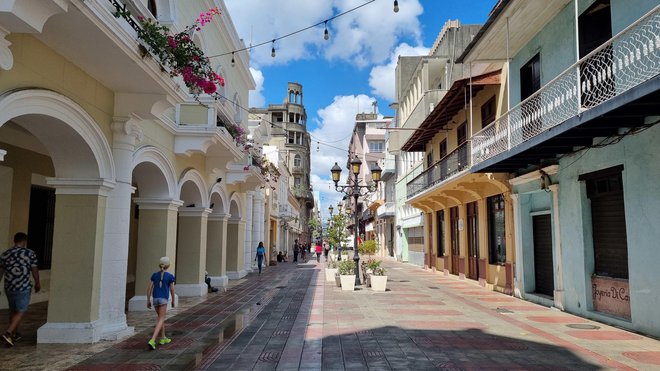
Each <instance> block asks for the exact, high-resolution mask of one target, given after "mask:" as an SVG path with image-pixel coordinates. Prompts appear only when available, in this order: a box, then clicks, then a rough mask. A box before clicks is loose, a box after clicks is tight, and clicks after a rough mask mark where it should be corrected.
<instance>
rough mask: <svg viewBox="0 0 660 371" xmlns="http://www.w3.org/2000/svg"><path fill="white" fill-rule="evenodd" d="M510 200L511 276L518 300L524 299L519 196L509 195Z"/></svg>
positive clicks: (514, 292)
mask: <svg viewBox="0 0 660 371" xmlns="http://www.w3.org/2000/svg"><path fill="white" fill-rule="evenodd" d="M511 200H512V206H513V233H514V241H515V242H514V245H515V249H516V256H515V261H514V266H515V268H514V276H513V295H514V296H516V297H519V298H523V297H524V292H525V289H524V277H525V276H524V272H523V264H522V262H523V251H522V250H523V244H522V230H521V224H522V223H521V221H520V195H519V194H517V193H511Z"/></svg>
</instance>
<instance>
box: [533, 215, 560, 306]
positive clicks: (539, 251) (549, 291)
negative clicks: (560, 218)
mask: <svg viewBox="0 0 660 371" xmlns="http://www.w3.org/2000/svg"><path fill="white" fill-rule="evenodd" d="M532 228H533V234H534V282H535V283H536V290H534V291H535V292H537V293H539V294H542V295H547V296H550V297H552V296H553V295H554V290H555V278H554V273H553V263H552V223H551V221H550V214H546V215H536V216H534V217H532Z"/></svg>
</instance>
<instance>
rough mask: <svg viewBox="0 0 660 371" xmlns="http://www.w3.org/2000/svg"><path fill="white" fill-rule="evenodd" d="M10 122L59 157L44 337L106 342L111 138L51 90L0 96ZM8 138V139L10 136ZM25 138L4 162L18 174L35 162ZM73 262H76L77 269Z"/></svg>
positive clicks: (2, 121) (5, 125)
mask: <svg viewBox="0 0 660 371" xmlns="http://www.w3.org/2000/svg"><path fill="white" fill-rule="evenodd" d="M11 128H14V129H16V130H17V131H16V132H21V133H22V134H23V135H25V137H26V138H30V140H32V141H33V142H34V143H38V144H39V148H41V149H42V150H43V152H42V153H41V155H42V156H44V157H46V158H49V159H50V161H52V168H53V170H52V171H53V172H52V174H50V175H53V176H51V177H47V178H45V179H44V180H43V183H45V184H44V185H45V186H46V187H48V188H50V189H55V205H54V213H53V219H52V220H53V222H52V230H53V233H52V250H51V254H52V260H51V266H50V268H51V269H50V277H49V278H50V279H49V281H50V282H49V283H48V287H47V288H46V289H45V290H48V292H51V293H54V292H57V295H49V297H48V301H49V304H48V320H47V323H46V324H45V325H44V326H42V327H41V328H39V330H38V333H37V342H39V343H85V342H87V343H91V342H96V341H99V340H100V338H101V335H102V329H101V328H100V324H99V321H98V320H99V318H100V317H101V314H100V313H101V310H102V309H101V304H100V302H101V300H100V292H101V285H102V283H101V281H102V280H101V275H102V256H103V254H104V242H105V235H106V233H108V232H107V231H106V229H105V210H106V202H107V197H108V195H109V194H110V193H111V192H112V190H113V188H114V187H115V167H114V160H113V156H112V152H111V150H110V145H109V143H108V140H107V138H106V137H105V134H104V132H103V130H102V128H101V127H100V126H99V124H98V123H97V122H96V121H95V120H94V119H93V118H92V117H91V116H90V115H89V114H88V113H87V112H86V111H85V110H84V109H83V108H82V107H80V106H79V105H78V104H77V103H76V102H74V101H73V100H71V99H69V98H68V97H66V96H64V95H62V94H59V93H57V92H54V91H50V90H44V89H22V90H13V91H8V92H5V93H4V94H2V95H0V130H4V131H5V133H6V132H7V130H11ZM3 138H5V140H7V139H6V138H7V136H5V135H3ZM22 143H24V142H19V141H15V142H13V144H12V149H10V150H8V151H7V158H5V161H4V162H3V166H5V165H6V166H11V167H12V169H13V173H14V174H15V175H16V176H19V174H20V171H22V170H23V169H25V168H29V166H30V164H29V161H30V160H29V158H27V157H25V156H26V154H27V153H29V152H32V153H34V152H33V150H34V148H31V147H24V146H23V144H22ZM22 146H23V147H22ZM37 151H39V150H37ZM12 152H13V153H12ZM24 179H26V180H25V181H24V182H23V183H20V184H21V186H19V187H22V188H23V189H18V188H19V187H17V188H13V189H12V190H11V191H10V192H11V193H12V198H14V196H16V199H17V200H18V199H20V198H21V196H20V193H21V192H23V194H24V195H25V194H26V193H25V191H26V189H25V188H29V187H33V184H35V183H34V182H35V180H34V176H33V177H32V179H30V178H29V177H28V178H24ZM27 194H29V193H27ZM22 197H25V196H22ZM29 202H30V201H29V200H28V201H27V203H28V204H29ZM12 205H14V206H13V207H15V205H16V204H15V203H14V202H12ZM15 211H16V209H14V210H10V211H9V220H12V219H16V218H17V216H16V215H15V214H16V212H15ZM22 213H23V214H24V210H22ZM26 227H27V225H25V226H22V228H26ZM28 232H29V231H28ZM72 264H75V266H76V267H77V269H73V270H72V269H71V266H72ZM44 276H46V275H45V274H44ZM117 326H118V327H121V326H123V327H126V324H125V322H124V323H123V324H117Z"/></svg>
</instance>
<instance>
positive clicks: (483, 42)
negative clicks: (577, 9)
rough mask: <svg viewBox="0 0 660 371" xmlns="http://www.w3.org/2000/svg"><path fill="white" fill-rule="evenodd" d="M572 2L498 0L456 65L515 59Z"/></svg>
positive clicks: (561, 0) (568, 0)
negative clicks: (513, 57)
mask: <svg viewBox="0 0 660 371" xmlns="http://www.w3.org/2000/svg"><path fill="white" fill-rule="evenodd" d="M573 1H574V0H552V1H526V0H500V1H499V2H498V3H497V5H495V7H494V8H493V10H491V12H490V15H489V17H488V19H487V20H486V23H484V25H483V27H482V28H481V29H480V30H479V32H478V33H477V34H476V35H475V37H474V38H473V39H472V41H471V42H470V43H469V44H468V46H467V47H466V48H465V51H463V54H461V56H459V57H458V59H457V60H456V62H457V63H466V62H470V61H479V60H491V61H492V60H506V59H507V57H509V56H513V55H516V54H517V53H518V51H519V50H520V49H522V48H523V47H524V46H525V45H527V43H529V41H530V40H531V39H532V38H533V37H534V36H536V34H537V33H538V32H539V30H541V29H543V27H544V26H545V25H546V24H548V22H550V20H552V19H553V18H555V16H556V15H557V14H558V13H559V12H560V11H561V10H562V9H564V8H565V7H566V6H567V5H568V4H569V3H572V2H573ZM507 22H508V25H507ZM507 28H508V32H507ZM507 37H508V39H509V41H508V46H509V50H508V53H507Z"/></svg>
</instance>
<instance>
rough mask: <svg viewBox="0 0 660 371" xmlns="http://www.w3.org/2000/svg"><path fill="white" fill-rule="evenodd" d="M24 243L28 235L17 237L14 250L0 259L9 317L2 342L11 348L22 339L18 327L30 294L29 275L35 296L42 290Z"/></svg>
mask: <svg viewBox="0 0 660 371" xmlns="http://www.w3.org/2000/svg"><path fill="white" fill-rule="evenodd" d="M27 239H28V236H27V234H25V233H23V232H18V233H16V234H15V235H14V246H13V247H12V248H10V249H9V250H7V251H5V252H3V253H2V255H0V272H1V273H0V279H2V277H4V278H5V294H6V295H7V301H8V302H9V313H10V315H11V319H10V322H9V327H7V331H5V333H4V334H2V339H3V340H4V341H5V343H7V345H8V346H11V347H13V346H14V342H15V341H17V340H19V339H20V338H21V336H20V335H19V334H18V325H19V324H20V323H21V319H23V314H25V312H26V311H27V309H28V305H29V304H30V296H31V294H32V283H31V282H30V273H32V277H33V278H34V292H35V293H37V292H39V290H41V282H40V281H39V268H38V264H37V255H36V254H35V253H34V251H32V250H30V249H28V248H27Z"/></svg>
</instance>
